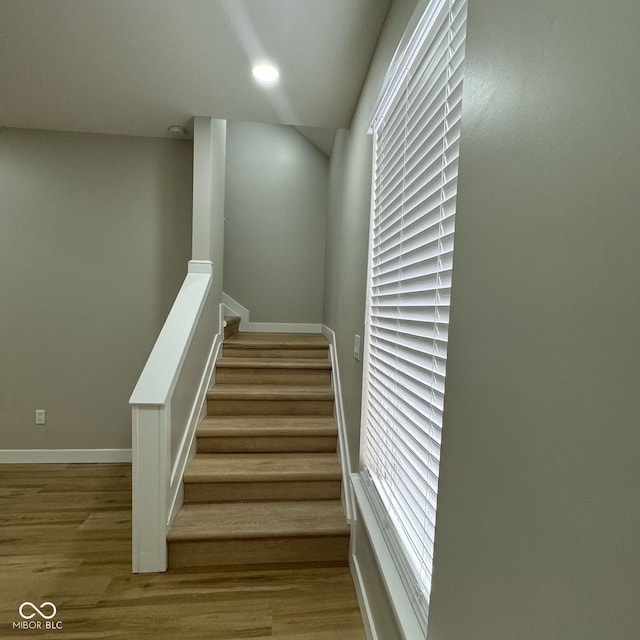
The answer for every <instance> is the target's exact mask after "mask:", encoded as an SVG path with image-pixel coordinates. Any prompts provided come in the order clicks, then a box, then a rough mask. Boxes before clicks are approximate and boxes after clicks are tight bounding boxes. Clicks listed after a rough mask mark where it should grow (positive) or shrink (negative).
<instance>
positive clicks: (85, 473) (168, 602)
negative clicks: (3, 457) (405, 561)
mask: <svg viewBox="0 0 640 640" xmlns="http://www.w3.org/2000/svg"><path fill="white" fill-rule="evenodd" d="M23 602H31V603H33V604H34V605H36V606H37V607H40V605H41V604H42V603H45V602H51V603H53V604H54V605H55V606H56V607H57V613H56V616H55V617H54V618H53V619H52V620H51V621H48V622H50V623H53V624H58V625H59V626H61V628H59V629H53V630H50V631H47V630H45V629H44V626H45V623H46V622H47V621H45V620H44V619H43V618H40V616H39V615H38V614H36V615H35V616H34V617H33V618H32V619H31V622H34V623H35V622H36V621H40V622H41V623H42V627H43V628H42V629H41V630H39V629H34V630H25V629H22V628H17V627H16V628H14V626H13V625H14V623H18V622H21V621H22V618H21V617H20V615H19V612H18V610H19V608H20V605H21V604H22V603H23ZM42 610H43V612H44V613H49V611H51V608H50V607H42ZM23 612H24V613H25V614H27V615H28V614H30V613H32V612H33V610H32V609H31V608H30V606H28V605H26V606H25V609H24V611H23ZM21 637H22V638H43V639H45V638H46V639H53V638H56V639H58V640H72V639H73V640H90V639H93V638H96V639H107V640H112V639H125V638H126V639H127V640H138V639H140V640H146V639H150V638H154V639H159V640H164V639H174V638H175V639H176V640H177V639H180V640H183V639H184V640H189V639H196V638H203V639H204V638H207V639H210V640H227V639H231V638H253V639H254V640H265V639H267V638H269V639H271V640H364V638H365V634H364V630H363V626H362V620H361V617H360V612H359V609H358V605H357V601H356V596H355V592H354V589H353V583H352V580H351V576H350V574H349V569H348V568H345V567H336V568H331V567H330V568H319V569H288V568H279V569H274V570H265V571H225V570H216V571H215V572H212V571H207V570H185V569H181V570H172V571H170V572H169V573H166V574H141V575H132V574H131V467H130V465H104V464H99V465H73V464H66V465H65V464H62V465H18V464H16V465H0V638H3V639H4V638H21Z"/></svg>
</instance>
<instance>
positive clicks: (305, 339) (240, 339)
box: [225, 331, 329, 349]
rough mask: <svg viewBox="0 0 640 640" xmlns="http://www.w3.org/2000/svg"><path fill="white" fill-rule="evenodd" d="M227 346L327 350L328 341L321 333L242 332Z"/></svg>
mask: <svg viewBox="0 0 640 640" xmlns="http://www.w3.org/2000/svg"><path fill="white" fill-rule="evenodd" d="M225 344H227V345H229V346H238V347H245V348H249V347H255V348H259V349H283V348H286V349H326V348H327V347H328V346H329V342H328V340H327V339H326V338H325V337H324V336H323V335H322V334H319V333H258V332H251V331H247V332H241V333H236V334H235V335H233V336H231V337H230V338H227V339H226V340H225Z"/></svg>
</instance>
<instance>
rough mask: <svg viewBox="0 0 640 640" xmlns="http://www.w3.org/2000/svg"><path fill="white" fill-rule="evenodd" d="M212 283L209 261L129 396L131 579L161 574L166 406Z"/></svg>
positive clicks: (198, 264) (190, 281)
mask: <svg viewBox="0 0 640 640" xmlns="http://www.w3.org/2000/svg"><path fill="white" fill-rule="evenodd" d="M212 279H213V265H212V263H211V262H208V261H198V260H192V261H191V262H189V269H188V273H187V277H186V278H185V281H184V283H183V285H182V287H181V288H180V291H179V292H178V295H177V297H176V300H175V302H174V304H173V307H172V308H171V311H170V312H169V315H168V316H167V320H166V321H165V324H164V326H163V328H162V330H161V332H160V335H159V336H158V339H157V340H156V343H155V345H154V347H153V350H152V352H151V355H150V356H149V358H148V360H147V363H146V365H145V367H144V369H143V371H142V374H141V376H140V379H139V380H138V383H137V385H136V387H135V389H134V391H133V393H132V395H131V398H130V400H129V403H130V404H131V408H132V501H133V505H132V521H133V523H132V547H133V562H132V565H133V571H134V573H142V572H156V571H166V569H167V544H166V534H167V527H168V524H169V522H168V521H169V514H170V508H171V507H170V501H171V496H170V489H171V479H170V478H171V401H172V397H173V393H174V390H175V388H176V384H177V382H178V379H179V378H180V374H181V372H182V368H183V365H184V362H185V358H186V357H187V354H188V353H189V347H190V345H191V342H192V340H193V336H194V334H195V332H196V329H197V327H198V322H199V320H200V316H201V314H202V311H203V308H204V306H205V303H206V301H207V296H208V294H209V290H210V288H211V283H212Z"/></svg>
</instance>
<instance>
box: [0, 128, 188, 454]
mask: <svg viewBox="0 0 640 640" xmlns="http://www.w3.org/2000/svg"><path fill="white" fill-rule="evenodd" d="M191 152H192V145H191V143H189V142H187V141H168V140H151V139H142V138H128V137H119V136H100V135H86V134H66V133H51V132H42V131H19V130H11V129H5V130H3V131H1V132H0V228H1V231H0V292H1V293H2V304H1V305H0V331H1V335H2V341H1V342H2V356H1V357H0V449H49V448H62V449H65V448H70V449H78V448H79V449H95V448H100V449H102V448H106V449H110V448H115V449H121V448H129V447H130V446H131V413H130V409H129V405H128V400H129V396H130V394H131V391H132V389H133V387H134V386H135V383H136V380H137V378H138V376H139V374H140V371H141V370H142V368H143V366H144V363H145V361H146V358H147V356H148V354H149V351H150V350H151V347H152V345H153V343H154V341H155V339H156V336H157V335H158V331H159V330H160V327H161V326H162V323H163V321H164V319H165V317H166V314H167V312H168V310H169V308H170V307H171V304H172V303H173V300H174V297H175V295H176V293H177V290H178V288H179V287H180V284H181V283H182V280H183V279H184V276H185V273H186V268H187V262H188V260H189V257H190V249H191V246H190V244H191V166H192V160H191ZM36 408H37V409H46V410H47V424H46V425H45V426H35V425H34V412H35V409H36Z"/></svg>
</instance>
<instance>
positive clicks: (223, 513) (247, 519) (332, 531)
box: [167, 500, 349, 542]
mask: <svg viewBox="0 0 640 640" xmlns="http://www.w3.org/2000/svg"><path fill="white" fill-rule="evenodd" d="M348 535H349V527H348V526H347V523H346V520H345V517H344V513H343V510H342V504H341V503H340V501H339V500H320V501H314V502H231V503H219V504H185V505H183V507H182V509H181V510H180V512H179V513H178V515H177V516H176V518H175V520H174V522H173V525H172V526H171V529H170V531H169V533H168V535H167V540H168V542H185V541H198V540H215V539H218V540H221V539H232V538H233V539H236V538H244V539H247V538H269V537H279V538H282V537H307V536H348Z"/></svg>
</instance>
